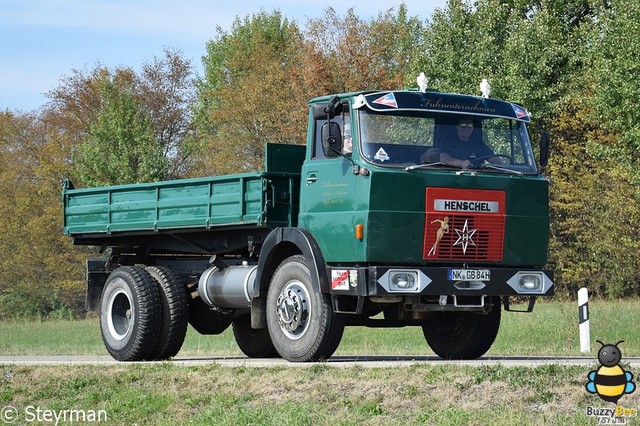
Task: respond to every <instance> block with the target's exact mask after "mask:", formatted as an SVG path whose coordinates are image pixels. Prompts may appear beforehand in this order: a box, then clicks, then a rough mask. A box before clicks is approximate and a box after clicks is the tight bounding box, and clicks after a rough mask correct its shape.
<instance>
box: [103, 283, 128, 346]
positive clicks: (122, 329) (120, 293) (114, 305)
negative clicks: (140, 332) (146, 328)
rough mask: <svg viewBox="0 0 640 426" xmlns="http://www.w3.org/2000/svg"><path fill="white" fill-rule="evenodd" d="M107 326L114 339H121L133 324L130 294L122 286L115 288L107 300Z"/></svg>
mask: <svg viewBox="0 0 640 426" xmlns="http://www.w3.org/2000/svg"><path fill="white" fill-rule="evenodd" d="M107 306H108V311H107V327H108V329H109V333H110V334H111V336H112V337H113V338H114V339H116V340H123V339H124V338H125V337H126V336H127V334H128V333H129V331H130V330H131V326H132V325H133V311H132V303H131V296H130V295H129V294H128V293H127V292H126V291H125V290H124V289H122V288H120V289H118V290H116V291H115V292H114V293H113V294H112V295H111V297H110V298H109V301H108V305H107Z"/></svg>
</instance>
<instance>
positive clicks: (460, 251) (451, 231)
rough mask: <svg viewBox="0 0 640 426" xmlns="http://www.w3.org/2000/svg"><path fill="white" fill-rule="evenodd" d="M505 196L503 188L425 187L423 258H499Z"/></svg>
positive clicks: (481, 260) (501, 243)
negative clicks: (490, 189)
mask: <svg viewBox="0 0 640 426" xmlns="http://www.w3.org/2000/svg"><path fill="white" fill-rule="evenodd" d="M505 197H506V196H505V192H504V191H487V190H469V189H452V188H427V194H426V200H427V202H426V223H425V238H424V251H423V258H424V259H425V260H434V261H465V262H473V261H480V262H483V261H485V262H496V261H500V260H502V254H503V248H504V226H505V217H506V215H505Z"/></svg>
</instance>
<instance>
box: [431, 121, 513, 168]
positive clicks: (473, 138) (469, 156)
mask: <svg viewBox="0 0 640 426" xmlns="http://www.w3.org/2000/svg"><path fill="white" fill-rule="evenodd" d="M455 130H456V131H455V134H454V135H452V136H453V137H451V138H447V140H446V141H443V143H442V144H441V146H440V147H439V148H434V149H430V150H429V151H427V152H426V153H424V154H423V156H422V158H421V162H422V163H429V162H441V163H443V164H446V165H448V166H454V167H460V168H461V169H467V168H469V167H471V166H473V165H474V162H475V164H476V165H477V161H479V159H483V160H486V161H488V162H490V163H492V164H502V160H501V159H500V158H499V157H497V156H495V153H494V152H493V150H492V149H491V148H489V147H488V146H487V144H485V143H484V142H483V141H482V137H481V135H480V132H479V131H476V129H475V124H474V122H473V120H472V119H471V118H461V119H460V120H459V121H458V124H457V125H456V126H455Z"/></svg>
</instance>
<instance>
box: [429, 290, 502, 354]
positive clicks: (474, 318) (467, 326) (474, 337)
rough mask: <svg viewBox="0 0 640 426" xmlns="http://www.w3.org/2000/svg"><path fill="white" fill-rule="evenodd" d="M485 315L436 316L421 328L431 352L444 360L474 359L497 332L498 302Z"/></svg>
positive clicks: (455, 314)
mask: <svg viewBox="0 0 640 426" xmlns="http://www.w3.org/2000/svg"><path fill="white" fill-rule="evenodd" d="M492 301H493V307H492V308H491V310H490V311H489V312H488V313H487V314H486V315H483V314H480V313H476V312H467V311H461V312H438V313H436V316H435V318H433V319H429V320H426V321H425V323H424V324H423V326H422V332H423V334H424V337H425V339H426V340H427V343H428V344H429V346H430V347H431V349H432V350H433V351H434V352H435V353H436V355H438V356H439V357H441V358H444V359H475V358H479V357H481V356H482V355H484V354H485V353H486V352H487V351H488V350H489V348H490V347H491V345H492V344H493V342H494V340H495V339H496V336H497V335H498V329H499V328H500V299H499V298H494V299H493V300H492Z"/></svg>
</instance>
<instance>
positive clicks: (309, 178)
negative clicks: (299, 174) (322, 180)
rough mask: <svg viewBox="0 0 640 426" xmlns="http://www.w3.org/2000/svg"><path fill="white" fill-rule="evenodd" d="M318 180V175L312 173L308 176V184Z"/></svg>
mask: <svg viewBox="0 0 640 426" xmlns="http://www.w3.org/2000/svg"><path fill="white" fill-rule="evenodd" d="M317 180H318V177H317V176H316V175H311V176H309V177H307V185H311V184H312V183H314V182H315V181H317Z"/></svg>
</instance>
